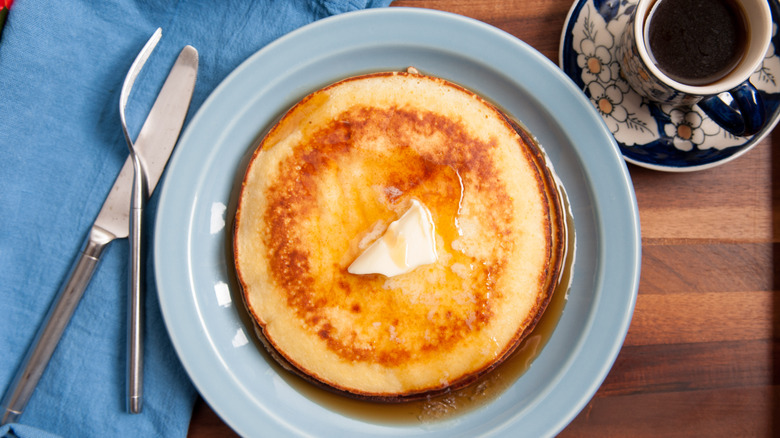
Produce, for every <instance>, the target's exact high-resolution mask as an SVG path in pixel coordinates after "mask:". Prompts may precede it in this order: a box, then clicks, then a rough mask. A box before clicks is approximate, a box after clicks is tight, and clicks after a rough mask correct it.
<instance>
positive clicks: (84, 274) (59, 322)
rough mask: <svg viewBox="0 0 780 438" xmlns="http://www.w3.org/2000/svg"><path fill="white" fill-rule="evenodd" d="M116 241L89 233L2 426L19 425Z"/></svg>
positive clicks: (8, 398) (9, 393) (21, 371)
mask: <svg viewBox="0 0 780 438" xmlns="http://www.w3.org/2000/svg"><path fill="white" fill-rule="evenodd" d="M113 239H114V236H113V235H112V234H110V233H108V232H106V231H105V230H103V229H102V228H100V227H97V226H93V227H92V229H91V230H90V232H89V235H88V236H87V238H86V240H85V241H84V245H83V246H82V249H81V251H80V252H79V256H78V257H77V258H76V260H75V262H74V263H73V266H72V267H71V270H70V274H69V275H68V279H67V281H66V282H65V283H64V284H63V285H62V286H61V287H60V289H59V291H58V292H57V295H56V296H55V298H54V301H53V302H52V304H51V306H50V307H49V310H48V312H47V313H46V316H45V317H44V319H43V322H42V323H41V326H40V327H39V328H38V332H37V333H36V334H35V338H34V339H33V342H32V344H31V345H30V348H29V349H28V350H27V353H26V354H25V356H24V359H23V360H22V363H21V365H20V366H19V368H18V369H17V371H16V375H15V376H14V378H13V380H11V384H10V385H9V386H8V389H6V392H5V395H4V396H3V400H2V402H1V403H0V406H2V409H3V413H2V421H0V424H6V423H13V422H16V421H17V419H18V418H19V416H21V415H22V412H23V411H24V408H25V406H27V402H28V401H30V397H31V396H32V394H33V391H35V387H36V386H37V385H38V381H39V380H40V378H41V376H42V375H43V371H44V370H45V369H46V366H47V365H48V364H49V360H50V359H51V356H52V354H54V350H55V349H56V348H57V344H58V343H59V341H60V338H61V337H62V333H63V332H64V331H65V327H67V325H68V322H69V321H70V319H71V317H72V316H73V312H74V311H75V310H76V307H77V306H78V304H79V301H80V300H81V297H82V295H84V290H85V289H86V288H87V285H88V284H89V281H90V280H91V279H92V274H93V273H94V272H95V268H96V267H97V265H98V262H100V257H101V255H102V254H103V251H104V250H105V248H106V247H107V246H108V244H109V243H111V241H112V240H113Z"/></svg>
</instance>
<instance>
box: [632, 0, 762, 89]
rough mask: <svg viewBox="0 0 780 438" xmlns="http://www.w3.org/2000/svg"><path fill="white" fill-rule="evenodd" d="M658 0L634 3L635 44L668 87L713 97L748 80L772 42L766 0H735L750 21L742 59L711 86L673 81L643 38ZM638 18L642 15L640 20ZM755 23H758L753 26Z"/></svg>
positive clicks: (644, 60) (653, 70) (654, 72)
mask: <svg viewBox="0 0 780 438" xmlns="http://www.w3.org/2000/svg"><path fill="white" fill-rule="evenodd" d="M658 1H660V0H639V2H638V3H637V5H636V16H635V18H634V23H633V26H634V39H635V41H634V43H635V44H636V48H637V51H638V52H639V56H640V57H641V58H642V61H643V62H644V64H645V66H647V68H648V69H649V70H650V72H651V73H652V74H653V76H655V77H656V78H658V79H659V80H660V81H661V82H663V83H664V84H666V85H667V86H669V87H671V88H673V89H675V90H677V91H680V92H682V93H685V94H690V95H694V96H712V95H716V94H720V93H723V92H726V91H730V90H732V89H734V88H736V87H737V86H739V85H740V84H742V83H743V82H745V81H747V80H748V79H750V76H751V75H752V74H753V72H755V71H756V70H757V69H758V68H759V67H760V66H761V63H762V62H763V60H764V56H765V55H766V51H767V50H768V49H769V44H771V42H772V11H771V10H770V9H769V2H768V1H767V0H736V1H737V2H738V3H740V5H742V6H743V10H744V11H745V13H746V14H747V19H748V21H749V22H750V26H751V29H750V34H751V39H750V42H749V46H748V49H747V53H746V55H745V58H744V59H743V60H742V61H740V64H739V65H738V66H737V68H735V69H734V71H732V72H731V73H729V75H728V76H726V77H725V78H723V79H721V80H719V81H717V82H715V83H714V84H710V85H702V86H692V85H686V84H683V83H680V82H677V81H675V80H674V79H672V78H670V77H669V76H666V75H665V74H664V73H663V72H662V71H661V70H660V69H659V68H658V67H656V65H655V63H654V62H653V61H652V57H651V56H650V54H649V53H648V51H647V47H646V45H645V40H644V23H645V18H646V17H647V14H648V11H649V10H650V8H651V7H652V6H653V5H655V4H656V3H657V2H658ZM745 3H750V4H751V5H752V7H745ZM639 17H642V19H641V20H640V19H639ZM756 23H758V25H756Z"/></svg>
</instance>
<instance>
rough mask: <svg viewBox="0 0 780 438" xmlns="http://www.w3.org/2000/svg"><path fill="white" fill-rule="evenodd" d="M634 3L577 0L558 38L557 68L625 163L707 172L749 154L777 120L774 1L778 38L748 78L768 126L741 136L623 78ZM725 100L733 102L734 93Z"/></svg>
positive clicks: (779, 78)
mask: <svg viewBox="0 0 780 438" xmlns="http://www.w3.org/2000/svg"><path fill="white" fill-rule="evenodd" d="M635 7H636V0H576V1H575V2H574V4H573V5H572V7H571V9H570V10H569V15H568V17H567V18H566V24H565V25H564V27H563V34H562V35H561V46H560V51H559V65H560V67H561V69H563V71H564V72H565V73H566V74H567V75H568V76H569V77H570V78H571V79H572V80H574V82H575V83H576V84H577V86H579V87H580V88H581V89H582V90H583V92H584V93H585V94H586V95H587V96H588V98H589V99H590V101H591V103H592V104H593V105H594V106H595V107H596V110H597V111H598V112H599V114H600V115H601V118H602V119H603V120H604V122H605V123H606V125H607V127H608V128H609V130H610V131H611V132H612V135H613V136H614V137H615V140H617V143H618V146H620V151H621V153H622V154H623V157H624V158H625V160H626V161H627V162H629V163H633V164H636V165H638V166H642V167H647V168H650V169H655V170H663V171H669V172H688V171H694V170H703V169H708V168H711V167H715V166H717V165H720V164H723V163H726V162H728V161H731V160H733V159H735V158H737V157H738V156H740V155H742V154H744V153H745V152H747V151H749V150H750V149H751V148H752V147H753V146H755V145H756V144H757V143H758V142H760V141H761V140H762V139H763V138H764V137H766V135H767V134H769V133H770V132H771V131H772V129H773V128H774V127H775V125H777V122H778V119H780V56H778V54H776V53H775V47H777V46H778V44H780V35H778V32H777V30H778V17H780V9H778V8H779V7H778V4H777V2H770V7H771V9H772V21H773V23H774V26H773V35H772V43H771V44H770V46H769V50H768V51H767V54H766V56H765V57H764V62H763V63H762V65H761V67H760V68H759V69H758V70H756V72H755V73H753V75H752V76H751V77H750V82H751V83H752V84H753V85H754V86H755V87H756V89H757V90H758V91H759V93H760V94H761V97H762V98H763V101H764V107H765V108H766V114H767V120H768V122H767V125H766V126H765V127H764V129H763V130H761V131H760V132H759V133H757V134H755V135H752V136H747V137H738V136H734V135H732V134H730V133H729V132H728V131H726V130H724V129H723V128H721V127H720V126H718V125H717V124H716V123H715V122H714V121H712V120H710V118H709V117H708V116H707V115H706V114H704V112H703V111H702V110H701V109H699V107H698V106H695V105H694V106H692V107H672V106H669V105H660V104H655V103H652V102H650V101H648V100H647V99H645V98H643V97H641V96H640V95H639V94H637V93H636V92H635V91H634V90H633V89H631V87H630V86H629V85H628V83H627V82H626V81H625V80H624V79H623V78H622V77H621V75H620V66H619V64H618V60H617V56H616V54H615V52H616V48H617V47H616V46H617V41H618V40H619V37H620V35H621V34H622V33H623V31H624V30H625V28H626V25H627V23H628V21H629V18H630V17H631V14H632V12H633V11H634V9H635ZM721 98H722V99H723V100H724V101H725V102H727V103H729V102H730V100H731V96H730V95H729V94H728V93H723V95H722V96H721Z"/></svg>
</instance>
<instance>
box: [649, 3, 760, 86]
mask: <svg viewBox="0 0 780 438" xmlns="http://www.w3.org/2000/svg"><path fill="white" fill-rule="evenodd" d="M645 27H646V29H647V31H646V32H647V34H646V40H647V42H646V44H647V45H648V49H649V50H650V54H651V56H652V57H653V58H654V59H655V63H656V65H657V66H658V68H659V69H660V70H661V71H662V72H664V74H666V75H668V76H669V77H670V78H672V79H674V80H676V81H678V82H681V83H684V84H688V85H707V84H711V83H713V82H716V81H717V80H719V79H721V78H723V77H724V76H726V75H728V74H729V73H730V72H731V71H732V70H734V68H735V67H736V66H737V65H738V64H739V61H740V60H741V59H742V55H743V53H744V51H745V48H746V45H747V38H748V36H747V32H748V29H747V23H746V19H745V14H744V12H743V11H742V7H741V6H740V5H739V4H737V3H736V1H734V0H659V1H658V2H657V3H656V5H654V6H653V9H652V10H651V13H650V15H649V16H648V18H647V24H646V25H645Z"/></svg>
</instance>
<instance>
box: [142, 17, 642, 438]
mask: <svg viewBox="0 0 780 438" xmlns="http://www.w3.org/2000/svg"><path fill="white" fill-rule="evenodd" d="M389 15H395V16H396V18H403V17H409V16H415V17H423V18H427V19H433V20H444V21H452V22H453V23H459V24H460V25H463V26H466V27H473V28H474V29H475V30H479V31H481V32H487V33H488V34H490V35H493V36H494V37H497V38H500V39H503V40H504V42H508V43H509V44H510V45H512V44H515V45H517V47H518V48H520V47H522V49H519V50H525V51H526V52H527V54H528V55H529V56H533V57H534V58H535V59H536V60H537V61H540V62H541V63H542V64H546V68H550V67H552V68H554V69H555V70H556V71H557V73H558V74H559V77H558V79H559V80H562V81H563V83H564V84H565V85H564V88H566V91H567V92H569V93H571V92H572V90H574V91H579V90H577V89H576V86H575V85H574V83H573V82H572V81H571V80H570V79H569V78H568V76H566V75H565V74H564V73H563V72H562V71H560V70H558V69H557V66H555V64H554V63H552V62H551V61H550V60H549V59H547V58H546V57H545V56H544V55H542V54H541V53H539V52H537V51H536V50H535V49H533V48H532V47H530V46H529V45H527V44H526V43H524V42H522V41H520V40H519V39H517V38H516V37H514V36H512V35H510V34H508V33H506V32H504V31H502V30H500V29H497V28H495V27H493V26H491V25H489V24H486V23H483V22H480V21H477V20H475V19H471V18H468V17H464V16H461V15H457V14H454V13H450V12H443V11H435V10H429V9H422V8H403V7H393V8H384V9H369V10H362V11H356V12H349V13H345V14H341V15H336V16H332V17H328V18H325V19H322V20H319V21H316V22H314V23H311V24H309V25H306V26H304V27H302V28H299V29H297V30H295V31H293V32H291V33H289V34H286V35H284V36H282V37H280V38H279V39H277V40H275V41H274V42H272V43H270V44H268V45H267V46H265V47H263V48H262V49H260V50H259V51H258V52H256V53H254V54H253V55H251V56H250V57H248V58H247V59H246V60H245V61H244V62H242V63H241V64H240V65H239V66H238V67H236V68H235V69H234V70H233V71H232V72H231V73H230V74H228V75H227V76H226V77H225V79H223V81H222V82H221V83H220V84H219V85H218V86H217V87H216V88H215V89H214V90H213V91H212V93H211V94H210V95H209V96H208V98H207V99H206V100H205V101H204V103H203V104H202V106H201V107H200V108H199V109H198V111H197V112H196V114H195V116H194V117H193V119H192V120H191V121H190V123H189V124H188V126H187V127H186V128H185V131H184V133H183V134H182V137H181V139H180V144H187V142H189V141H190V137H191V136H192V135H193V134H192V132H193V131H194V130H195V128H194V127H196V126H198V125H199V124H202V123H203V122H202V121H201V119H203V118H205V117H206V116H205V114H206V113H207V112H208V111H210V108H211V107H212V106H213V105H215V103H214V102H216V100H217V98H218V96H220V95H221V94H223V93H225V90H226V89H228V88H229V87H230V85H231V83H232V82H233V81H234V80H235V78H236V77H238V76H239V75H241V74H242V72H243V71H244V70H246V69H248V68H249V67H250V66H251V65H252V64H253V63H256V62H259V61H258V60H259V59H260V60H261V59H262V58H263V57H264V56H266V54H267V53H269V52H272V51H273V50H276V49H277V48H278V47H280V46H282V47H283V46H284V45H286V44H289V41H293V42H294V41H296V40H297V39H299V38H302V37H303V36H305V35H306V34H307V33H310V32H312V30H313V29H318V28H321V27H327V26H334V25H337V24H344V22H349V21H350V20H358V21H360V20H369V19H371V18H372V17H381V19H383V20H385V19H391V18H390V17H388V16H389ZM578 95H579V96H581V99H582V101H584V103H586V104H587V105H588V107H589V102H588V101H587V98H586V97H585V96H584V95H582V93H578V94H577V95H575V94H572V96H573V98H575V99H577V98H578V97H577V96H578ZM581 103H582V102H581ZM594 113H595V111H594ZM590 116H591V117H594V116H595V117H596V118H594V119H593V120H594V121H597V122H596V123H597V127H596V128H594V129H600V130H601V131H606V134H608V137H609V139H610V140H611V144H612V147H613V149H614V151H615V153H616V156H617V158H619V161H620V163H621V165H622V168H620V170H619V171H618V173H619V174H620V177H621V179H622V181H623V182H624V183H625V185H626V187H625V189H626V193H625V194H626V195H627V196H628V198H629V201H630V204H631V209H630V210H631V211H629V212H628V216H627V217H628V219H629V220H628V222H630V227H629V228H630V229H628V230H626V231H627V234H628V235H627V236H624V237H628V240H629V241H630V243H631V251H630V252H631V254H629V256H630V258H631V260H632V261H633V263H631V267H630V268H631V269H630V271H631V272H629V273H628V277H629V278H627V279H624V280H622V282H623V283H627V284H628V288H629V289H630V291H629V292H628V293H629V294H630V297H629V305H628V307H627V308H625V309H623V315H622V316H623V318H622V320H621V321H620V326H621V330H622V334H621V335H619V336H618V337H617V338H616V339H615V340H614V342H613V343H612V348H611V350H610V352H609V357H608V358H607V361H606V362H607V363H606V364H602V366H601V367H600V368H601V369H600V370H599V372H598V373H597V375H596V378H595V379H594V381H593V382H591V383H590V384H589V388H588V389H587V391H586V392H587V395H586V396H584V397H581V400H579V402H578V403H577V405H576V407H575V408H574V409H572V410H571V412H569V413H568V415H565V416H563V417H561V418H559V420H558V421H557V423H556V424H555V425H554V426H552V427H553V429H554V430H550V432H553V433H557V432H559V431H560V430H562V429H563V428H564V427H565V426H566V425H567V424H568V423H569V422H570V421H571V420H572V419H573V418H574V417H575V416H576V415H577V414H578V413H579V412H580V411H581V410H582V408H583V407H584V406H585V404H586V403H587V402H588V401H589V400H590V398H591V397H592V396H593V394H595V392H596V390H597V389H598V387H599V386H600V384H601V382H602V381H603V379H604V378H605V377H606V374H607V373H608V371H609V369H611V367H612V364H613V363H614V360H615V359H616V357H617V354H618V352H619V350H620V348H621V347H622V344H623V340H624V338H625V335H626V333H627V331H628V325H629V324H630V320H631V316H632V314H633V309H634V304H635V301H636V295H637V289H638V282H639V270H640V260H641V238H640V231H639V219H638V217H639V215H638V209H637V206H636V198H635V194H634V192H633V186H632V184H631V180H630V175H629V173H628V170H627V168H626V166H625V162H624V161H623V160H622V154H620V152H619V151H618V149H617V145H616V143H615V142H614V139H613V137H612V135H611V133H609V131H608V130H607V128H606V126H605V125H603V122H601V119H600V116H598V115H595V114H591V115H590ZM575 152H580V151H575ZM183 153H184V152H182V148H181V147H179V148H177V150H176V151H175V152H174V157H172V160H171V164H170V165H169V167H172V168H175V167H176V163H177V162H178V161H179V160H180V159H181V158H179V157H180V156H181V155H183ZM173 172H175V170H174V171H171V172H169V173H173ZM171 187H172V183H169V181H168V178H166V181H164V184H163V187H162V190H161V192H162V193H161V195H160V208H159V211H158V217H157V220H156V224H155V233H154V234H155V236H160V235H162V234H164V230H163V228H164V224H165V219H166V216H165V214H166V209H165V205H166V202H165V201H166V200H167V199H168V198H169V197H171V196H172V195H171V194H170V193H169V192H170V191H171V190H172V189H171ZM190 220H191V218H190ZM190 223H191V222H190ZM600 237H601V238H602V240H603V238H604V235H603V233H602V235H601V236H600ZM599 244H601V245H603V242H599ZM154 252H155V255H157V254H162V253H164V251H162V248H161V240H160V239H157V238H155V242H154ZM160 260H161V258H160V257H155V260H154V265H155V271H156V272H158V273H159V272H161V268H164V267H163V266H160V265H159V263H162V262H160ZM156 277H157V286H158V293H159V294H160V300H159V301H160V305H161V308H162V313H163V317H164V320H165V323H166V329H167V330H168V333H169V336H170V338H171V341H172V343H173V344H174V347H175V349H176V352H177V355H178V356H179V358H180V360H181V361H182V364H183V366H184V368H185V370H186V371H187V373H188V375H189V376H190V378H191V380H192V381H193V384H194V385H195V387H196V388H197V389H198V391H199V393H201V395H202V396H203V398H204V399H206V401H207V402H209V403H210V404H211V405H212V408H213V409H214V410H215V411H216V412H218V413H219V414H220V417H221V418H223V420H224V421H225V422H226V423H228V424H229V425H230V427H232V428H233V429H234V430H237V431H238V430H240V428H239V427H238V426H237V425H236V424H234V423H233V422H231V421H230V418H226V415H225V413H224V412H223V411H222V409H221V407H219V406H214V404H212V403H211V401H212V398H211V396H212V394H211V393H209V394H204V389H203V383H202V382H201V381H200V378H196V377H195V376H194V375H193V365H192V364H191V363H189V360H187V359H185V358H184V357H182V353H181V348H182V343H183V342H184V341H183V340H182V339H180V338H179V337H178V333H177V332H176V330H175V328H172V326H171V325H172V324H173V322H172V318H173V317H174V316H173V314H172V312H173V310H172V308H170V307H169V303H168V300H167V299H165V297H164V294H165V288H166V285H165V284H164V278H163V279H161V277H160V275H159V274H157V276H156ZM188 280H189V282H188V284H189V283H191V282H192V281H193V280H192V278H191V277H190V278H189V279H188ZM194 304H195V307H196V310H197V311H198V313H199V317H201V318H202V314H201V313H200V309H197V303H194ZM591 324H593V321H589V325H591ZM208 341H209V342H212V340H210V339H208ZM585 341H586V340H585V339H581V340H580V343H584V342H585ZM575 359H576V358H574V357H572V358H570V360H571V361H574V360H575Z"/></svg>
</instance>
